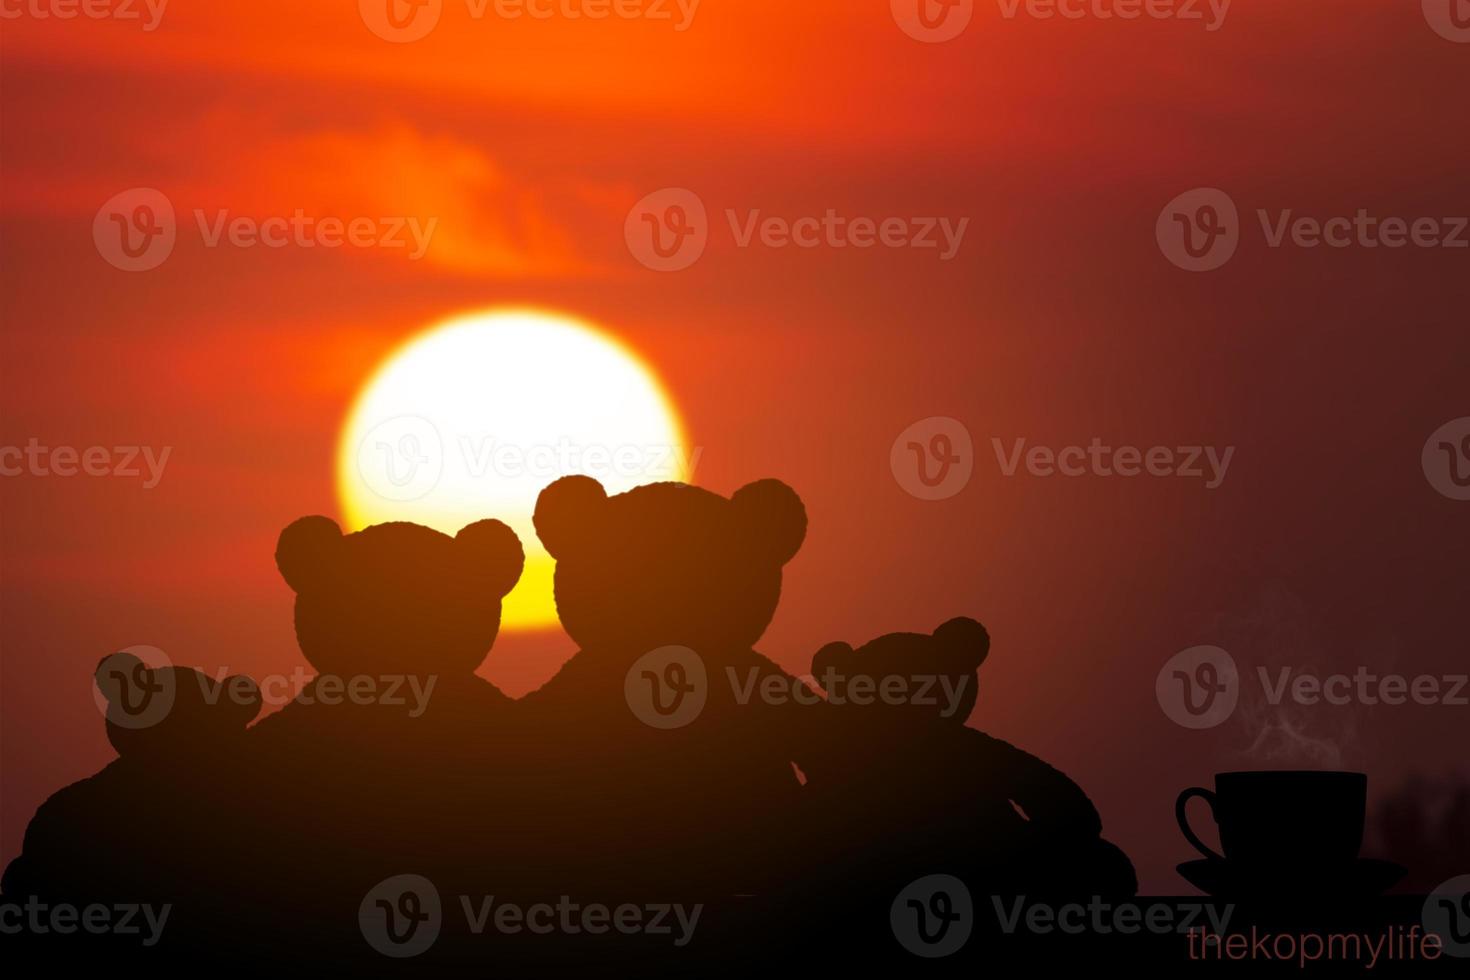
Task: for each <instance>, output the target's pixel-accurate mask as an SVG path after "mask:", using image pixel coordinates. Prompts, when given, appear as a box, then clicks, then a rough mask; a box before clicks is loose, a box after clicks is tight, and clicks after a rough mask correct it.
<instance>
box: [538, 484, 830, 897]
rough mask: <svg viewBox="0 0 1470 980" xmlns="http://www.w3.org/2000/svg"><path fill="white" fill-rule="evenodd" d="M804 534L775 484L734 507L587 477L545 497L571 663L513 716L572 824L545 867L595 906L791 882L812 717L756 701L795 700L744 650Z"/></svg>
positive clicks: (712, 498) (564, 825) (715, 499)
mask: <svg viewBox="0 0 1470 980" xmlns="http://www.w3.org/2000/svg"><path fill="white" fill-rule="evenodd" d="M806 523H807V521H806V510H805V508H804V507H803V505H802V503H801V499H800V498H799V497H798V496H797V495H796V493H795V492H793V491H792V490H791V488H789V487H787V486H786V485H785V484H783V483H780V482H778V481H776V480H762V481H759V482H756V483H751V484H749V485H747V486H745V487H742V488H741V489H739V490H737V491H736V492H735V493H734V494H733V495H732V496H731V497H729V498H726V497H723V496H720V495H719V494H715V493H712V492H710V491H708V490H704V489H700V488H698V487H693V486H688V485H685V484H678V483H659V484H652V485H648V486H641V487H638V488H636V489H633V490H630V491H628V492H627V493H623V494H618V495H616V496H608V494H607V493H606V491H605V490H604V489H603V487H602V485H601V484H600V483H598V482H597V481H596V480H593V479H591V478H590V477H585V476H571V477H566V478H563V479H561V480H558V481H556V482H555V483H553V484H551V485H550V486H549V487H547V488H546V489H545V490H544V491H542V493H541V495H540V498H539V500H538V501H537V504H536V511H535V526H536V533H537V535H538V536H539V537H540V539H541V541H542V543H543V544H544V545H545V547H546V550H547V551H548V552H549V553H550V554H551V555H552V557H553V558H555V559H556V574H555V594H556V608H557V614H558V616H559V617H560V619H561V623H562V626H563V628H564V629H565V630H566V632H567V634H568V635H569V636H570V637H571V638H572V639H573V640H574V641H576V642H577V644H578V645H579V648H580V649H579V651H578V652H577V653H576V654H575V655H574V656H573V657H572V658H571V659H570V660H569V661H567V663H566V664H565V665H564V666H563V667H562V668H561V670H560V671H558V673H557V674H556V675H555V676H554V677H552V678H551V680H549V681H548V682H547V683H546V684H545V685H543V686H542V687H541V688H540V689H538V690H536V691H533V692H532V693H530V694H528V695H526V697H525V698H523V699H522V702H521V708H522V712H523V718H522V722H523V723H524V724H526V725H528V726H529V727H530V728H531V729H532V730H534V731H535V732H536V733H537V738H538V740H539V741H540V742H541V744H542V745H543V753H544V754H543V759H544V762H543V765H542V770H541V771H542V772H544V773H546V774H548V775H550V776H551V777H552V780H551V781H548V782H544V783H542V784H541V785H538V786H535V787H533V789H532V793H533V795H535V796H536V797H537V798H539V799H542V800H555V802H553V803H551V804H550V805H549V806H547V807H546V808H545V809H546V810H548V811H549V812H550V813H551V814H553V815H556V814H568V815H571V817H572V819H571V820H569V821H565V822H560V823H557V824H555V830H554V831H553V832H549V833H545V834H543V835H542V836H541V839H542V840H544V841H546V842H547V843H548V845H549V847H548V850H549V851H550V852H552V853H548V854H546V855H544V857H543V860H544V861H545V862H546V864H545V866H546V867H556V868H560V869H562V870H563V873H565V874H566V876H567V877H568V878H572V879H574V880H577V881H578V882H580V883H581V884H583V885H584V886H590V887H592V888H594V889H597V890H601V891H619V892H622V893H627V892H629V891H630V890H631V891H632V892H634V893H637V892H639V891H640V890H646V891H662V892H664V893H666V894H667V893H669V892H670V890H673V891H674V892H678V891H680V890H692V891H694V892H699V893H701V894H705V895H707V896H708V895H713V894H730V893H734V892H739V891H758V890H761V889H763V888H766V887H769V886H770V884H771V882H770V878H771V877H772V876H773V875H780V874H783V873H785V871H784V869H783V868H782V864H783V862H782V861H781V860H780V855H779V854H778V853H777V850H778V847H777V845H778V842H779V841H781V840H782V839H783V833H782V831H783V830H784V829H786V826H787V825H788V824H789V822H790V820H791V814H792V813H794V812H795V810H796V809H797V808H798V807H799V805H800V801H801V791H802V786H801V783H800V782H799V779H798V776H797V774H796V770H795V768H794V765H799V763H800V757H801V755H802V753H803V746H804V745H805V744H808V743H809V741H810V738H811V731H812V720H811V719H809V718H808V717H807V716H808V715H809V714H811V713H812V712H810V711H809V710H805V709H804V707H803V706H802V705H801V704H800V703H799V702H797V701H795V700H794V699H791V698H789V697H787V698H785V699H783V700H782V703H775V702H774V701H772V700H770V699H767V698H763V697H762V696H760V694H759V691H760V690H761V687H762V685H766V684H774V685H775V686H776V688H777V689H780V690H784V691H786V692H790V691H792V690H793V687H795V686H798V685H799V682H798V681H797V680H796V679H795V678H793V677H791V676H790V675H788V674H786V672H785V671H783V670H781V668H780V667H778V666H777V665H776V664H775V663H773V662H772V661H770V660H768V659H767V658H766V657H764V656H762V655H761V654H760V653H758V652H756V651H755V650H754V645H755V644H756V642H757V641H758V640H759V639H760V637H761V635H762V634H763V633H764V632H765V630H766V627H767V626H768V625H769V624H770V622H771V619H772V617H773V616H774V615H775V612H776V606H777V603H778V600H779V598H780V593H781V577H782V568H783V566H784V565H785V564H786V563H787V562H788V561H790V560H791V559H792V557H793V556H794V555H795V554H796V552H797V550H798V549H799V548H800V547H801V543H802V540H803V538H804V537H805V535H806ZM674 703H678V704H679V706H680V711H679V712H678V714H674V715H669V716H665V717H661V716H660V709H667V708H668V706H669V705H670V704H674ZM736 746H738V748H736ZM553 819H555V817H553ZM538 863H539V862H538ZM552 877H553V880H554V878H555V876H552ZM553 887H555V885H554V884H553Z"/></svg>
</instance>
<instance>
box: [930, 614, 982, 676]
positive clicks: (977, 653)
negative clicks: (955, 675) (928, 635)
mask: <svg viewBox="0 0 1470 980" xmlns="http://www.w3.org/2000/svg"><path fill="white" fill-rule="evenodd" d="M934 639H936V640H938V641H939V645H940V648H941V649H942V650H943V651H944V653H945V655H946V656H947V657H948V658H949V660H950V663H952V664H953V665H954V667H955V669H956V670H957V671H959V672H962V673H966V674H969V673H973V672H975V671H977V670H979V669H980V665H981V664H983V663H985V658H986V657H988V656H989V655H990V632H989V631H988V630H987V629H986V628H985V627H984V626H983V625H981V624H980V623H978V622H976V621H975V620H973V619H970V618H968V617H966V616H957V617H955V618H954V619H951V620H950V621H949V622H947V623H943V624H941V625H940V627H939V628H938V629H937V630H935V631H934Z"/></svg>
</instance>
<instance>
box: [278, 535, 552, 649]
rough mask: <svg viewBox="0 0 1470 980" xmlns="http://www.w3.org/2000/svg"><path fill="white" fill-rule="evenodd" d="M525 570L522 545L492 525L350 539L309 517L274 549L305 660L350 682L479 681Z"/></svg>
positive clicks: (349, 536)
mask: <svg viewBox="0 0 1470 980" xmlns="http://www.w3.org/2000/svg"><path fill="white" fill-rule="evenodd" d="M523 563H524V555H523V553H522V551H521V542H520V539H519V538H517V537H516V535H515V532H514V531H512V530H511V529H510V528H509V527H507V526H506V525H504V524H502V523H501V522H500V521H493V520H486V521H477V522H475V523H474V524H470V525H469V526H467V527H465V528H463V529H462V530H460V532H459V533H458V534H456V535H455V536H454V537H452V538H451V537H449V536H448V535H447V534H441V533H440V532H438V531H435V530H433V529H431V528H427V527H422V526H420V525H417V524H408V523H391V524H377V525H374V526H373V527H369V528H365V529H363V530H361V531H357V532H355V533H353V534H343V533H342V529H341V528H339V527H338V526H337V524H336V523H335V522H334V521H332V520H330V519H329V518H326V517H303V518H301V519H300V520H298V521H296V522H294V523H293V524H291V526H290V527H288V528H286V529H285V530H284V531H282V532H281V538H280V541H279V542H278V544H277V545H276V567H278V568H279V569H280V571H281V577H282V578H284V579H285V580H286V584H287V585H289V586H291V589H292V590H293V591H294V592H295V593H296V639H297V643H298V644H299V645H300V647H301V653H302V655H303V656H305V657H306V659H307V662H308V663H310V664H311V665H312V666H313V667H315V668H316V669H317V671H319V672H320V673H322V674H333V675H337V676H342V677H349V676H356V675H363V674H366V675H379V676H381V675H388V674H419V675H429V674H433V675H445V676H448V677H453V676H456V675H464V676H468V675H469V674H472V673H473V672H474V670H475V668H476V667H478V666H479V665H480V664H481V662H483V661H484V659H485V657H486V655H487V654H489V652H490V648H491V647H492V646H493V645H494V644H495V637H496V635H497V634H498V633H499V631H500V602H501V599H503V598H504V597H505V595H506V593H508V592H509V591H510V590H511V588H512V587H513V586H514V585H515V584H516V581H517V580H518V579H519V578H520V577H521V567H522V564H523Z"/></svg>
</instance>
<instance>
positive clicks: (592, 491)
mask: <svg viewBox="0 0 1470 980" xmlns="http://www.w3.org/2000/svg"><path fill="white" fill-rule="evenodd" d="M606 503H607V491H606V490H604V489H603V488H602V484H601V483H598V482H597V481H596V480H594V479H592V477H590V476H564V477H562V478H561V479H560V480H557V481H556V482H555V483H553V484H551V486H549V487H547V488H546V489H545V490H542V491H541V496H539V497H537V498H536V515H535V517H534V518H533V520H534V522H535V524H536V537H538V538H540V539H541V543H542V544H543V545H545V546H546V551H547V553H548V554H549V555H551V557H553V558H556V559H560V558H562V557H563V556H564V555H566V553H567V552H568V551H569V550H572V549H574V548H576V546H577V543H578V542H580V541H585V540H586V539H587V538H588V536H589V535H590V534H591V533H592V532H593V531H594V530H595V529H596V527H597V522H598V516H599V514H600V513H601V511H602V508H603V505H604V504H606Z"/></svg>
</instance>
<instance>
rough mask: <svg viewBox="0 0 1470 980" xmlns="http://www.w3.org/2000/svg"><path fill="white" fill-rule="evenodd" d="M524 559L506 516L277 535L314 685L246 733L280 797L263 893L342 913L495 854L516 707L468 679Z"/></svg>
mask: <svg viewBox="0 0 1470 980" xmlns="http://www.w3.org/2000/svg"><path fill="white" fill-rule="evenodd" d="M523 562H524V554H523V551H522V548H521V543H520V541H519V539H518V538H517V537H516V535H515V533H514V532H513V531H511V529H510V528H509V527H507V526H506V525H505V524H503V523H501V522H500V521H495V520H482V521H477V522H475V523H473V524H470V525H468V526H467V527H465V528H463V529H461V530H460V531H459V533H458V534H456V535H455V536H454V537H450V536H449V535H446V534H442V533H440V532H438V531H435V530H432V529H430V528H426V527H421V526H419V525H416V524H409V523H402V522H397V523H389V524H380V525H375V526H373V527H369V528H366V529H364V530H361V531H358V532H355V533H353V534H343V533H342V530H341V529H340V528H339V527H338V526H337V524H336V523H335V522H333V521H332V520H330V519H329V518H326V517H303V518H301V519H300V520H298V521H295V522H294V523H292V524H291V525H290V526H289V527H287V528H286V529H285V530H284V531H282V532H281V535H280V539H279V541H278V543H277V546H276V564H277V567H278V568H279V569H280V572H281V577H282V578H283V579H285V581H286V583H287V584H288V585H289V586H290V587H291V589H292V591H293V592H295V594H296V602H295V623H296V637H297V642H298V644H299V646H300V648H301V653H302V655H303V656H304V657H305V658H306V660H307V662H308V663H309V664H310V665H311V666H312V667H313V668H315V669H316V671H317V675H316V676H315V677H314V678H313V679H312V680H311V681H310V682H309V683H308V684H307V685H306V687H305V688H304V689H303V690H302V691H301V692H300V694H299V695H297V696H296V698H295V699H294V700H293V701H292V702H291V703H289V704H287V705H286V706H285V707H283V708H282V709H281V710H280V711H277V712H275V713H273V714H271V715H268V716H267V717H265V718H264V719H262V720H261V722H260V723H259V724H257V725H256V726H254V727H253V728H252V729H251V731H250V737H249V742H250V763H251V765H252V766H253V770H252V773H251V775H252V778H253V781H256V782H258V783H260V784H261V785H269V786H270V787H271V792H269V793H266V794H262V795H261V796H260V799H259V804H258V810H257V812H256V814H255V817H256V822H257V825H258V826H259V827H261V828H264V832H263V833H258V834H256V835H255V841H256V844H255V846H254V849H253V850H254V853H253V859H252V861H251V862H249V863H250V864H251V866H252V868H253V873H252V876H251V877H252V878H253V879H254V880H255V881H258V882H261V883H263V884H265V886H266V890H268V891H274V890H276V889H277V888H279V887H280V886H281V884H282V883H289V889H290V890H291V891H294V892H295V893H297V894H300V895H308V896H312V899H311V900H312V902H313V903H314V904H317V905H318V906H319V907H325V908H329V907H334V906H337V907H341V906H344V905H351V904H352V903H355V901H356V899H358V898H360V897H361V896H362V895H363V894H364V893H365V892H366V891H367V890H368V889H369V888H370V887H371V886H372V885H373V884H374V883H375V882H377V881H379V880H381V879H383V878H384V877H386V876H388V875H391V874H394V873H398V872H400V871H402V870H403V869H404V868H405V867H408V868H413V869H415V870H416V871H417V872H419V873H423V874H426V875H437V876H438V877H439V879H440V880H441V881H445V882H447V881H448V880H450V879H451V878H452V877H454V876H455V875H456V874H458V873H459V872H458V869H460V868H462V867H463V866H465V865H466V864H477V863H482V862H484V861H486V860H489V859H490V858H491V856H492V855H491V853H490V848H491V847H492V841H491V840H490V839H489V838H491V837H493V830H494V828H493V826H487V823H486V817H487V815H489V814H493V813H494V812H495V808H496V806H498V805H499V800H498V798H499V797H501V796H502V795H505V794H506V792H507V787H506V786H505V785H504V778H503V774H502V773H500V772H498V771H497V769H496V766H495V759H496V757H497V755H496V753H499V752H503V751H506V750H507V749H508V746H506V745H505V744H504V743H503V742H502V741H498V739H499V738H500V733H501V732H502V731H503V730H505V729H508V727H509V726H508V725H507V716H508V714H509V712H510V711H511V710H512V709H513V706H514V702H513V701H512V700H511V699H510V698H509V697H507V696H506V695H505V694H503V693H501V691H500V690H499V689H498V688H496V687H495V686H494V685H493V684H491V683H490V682H489V681H486V680H484V679H483V678H480V677H478V676H476V675H475V673H474V672H475V669H476V668H477V667H479V666H480V664H481V663H482V662H483V661H484V660H485V658H486V656H487V655H488V654H489V653H490V650H491V647H492V646H493V645H494V643H495V639H496V636H497V634H498V632H499V629H500V613H501V600H502V599H503V598H504V596H505V595H506V594H507V593H508V592H509V591H510V590H511V588H512V587H513V586H514V585H515V583H516V581H517V580H518V579H519V578H520V574H521V569H522V565H523ZM270 904H271V903H269V902H268V901H266V900H265V898H264V897H262V901H260V902H256V903H253V905H254V907H256V908H259V909H267V908H268V907H269V906H270ZM271 925H272V927H273V928H272V929H271V930H270V931H272V932H273V933H275V934H280V933H281V932H282V931H283V929H286V928H289V927H290V925H291V924H290V923H286V924H284V925H283V924H282V923H280V922H274V923H272V924H271ZM348 925H349V926H350V925H351V923H348ZM344 930H346V931H348V932H349V934H350V929H348V928H347V927H346V926H344ZM308 938H309V939H310V941H314V942H315V941H320V939H321V937H320V934H319V933H317V934H315V935H314V936H311V937H308ZM303 941H306V940H305V939H304V940H303Z"/></svg>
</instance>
